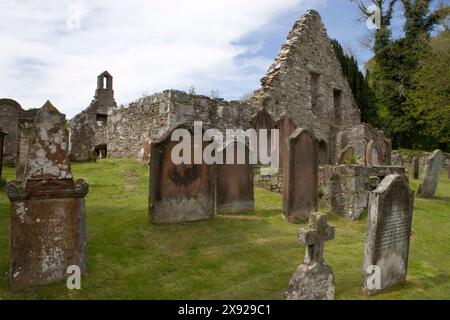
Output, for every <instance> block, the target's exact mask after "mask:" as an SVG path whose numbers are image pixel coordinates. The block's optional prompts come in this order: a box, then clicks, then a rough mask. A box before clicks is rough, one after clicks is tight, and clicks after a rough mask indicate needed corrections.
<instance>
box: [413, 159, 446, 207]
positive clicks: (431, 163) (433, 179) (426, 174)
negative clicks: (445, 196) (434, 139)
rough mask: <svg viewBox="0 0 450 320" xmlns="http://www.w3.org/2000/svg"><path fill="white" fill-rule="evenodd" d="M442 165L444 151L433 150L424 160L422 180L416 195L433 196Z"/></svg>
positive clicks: (422, 196)
mask: <svg viewBox="0 0 450 320" xmlns="http://www.w3.org/2000/svg"><path fill="white" fill-rule="evenodd" d="M443 165H444V153H443V152H442V151H441V150H435V151H434V152H433V153H432V154H431V155H430V156H429V157H428V158H427V160H426V162H425V168H424V170H423V176H422V181H421V182H420V185H419V189H418V190H417V196H418V197H421V198H431V197H433V196H434V193H435V192H436V188H437V186H438V183H439V174H440V173H441V170H442V167H443Z"/></svg>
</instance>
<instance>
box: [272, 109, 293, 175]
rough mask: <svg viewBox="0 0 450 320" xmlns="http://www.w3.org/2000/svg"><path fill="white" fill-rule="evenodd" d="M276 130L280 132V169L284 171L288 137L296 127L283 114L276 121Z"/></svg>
mask: <svg viewBox="0 0 450 320" xmlns="http://www.w3.org/2000/svg"><path fill="white" fill-rule="evenodd" d="M276 128H277V129H278V130H280V169H283V170H284V169H285V168H286V167H287V164H286V161H287V160H288V156H287V154H288V151H287V150H288V144H289V137H290V136H291V134H292V133H293V132H294V131H295V129H297V125H296V124H295V122H294V120H292V119H291V118H290V117H288V116H287V115H286V114H283V115H282V116H281V118H280V120H278V121H277V124H276ZM283 174H284V175H286V174H285V173H283Z"/></svg>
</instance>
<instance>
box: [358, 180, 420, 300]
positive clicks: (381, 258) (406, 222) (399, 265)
mask: <svg viewBox="0 0 450 320" xmlns="http://www.w3.org/2000/svg"><path fill="white" fill-rule="evenodd" d="M413 203H414V194H413V192H412V191H411V190H410V189H409V185H408V178H407V176H406V175H389V176H387V177H386V178H384V179H383V181H382V182H381V184H380V185H379V186H378V188H377V189H376V190H375V191H373V192H371V194H370V199H369V209H368V212H369V215H368V219H367V231H366V243H365V249H364V262H363V272H364V283H363V291H364V293H366V294H368V295H372V294H375V293H377V292H379V291H380V290H384V289H386V288H390V287H392V286H395V285H397V284H400V283H403V282H405V281H406V273H407V270H408V255H409V243H410V236H411V225H412V216H413ZM371 266H377V267H378V268H379V271H380V276H381V277H380V283H379V287H378V288H377V287H376V286H373V283H372V282H371V278H370V277H371V276H372V273H369V272H368V270H369V267H371Z"/></svg>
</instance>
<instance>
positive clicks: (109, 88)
mask: <svg viewBox="0 0 450 320" xmlns="http://www.w3.org/2000/svg"><path fill="white" fill-rule="evenodd" d="M115 107H117V104H116V101H115V100H114V90H113V77H112V76H111V75H110V74H109V73H108V72H107V71H105V72H103V73H102V74H100V75H99V76H98V77H97V89H96V90H95V95H94V99H93V100H92V102H91V104H90V105H89V107H88V108H86V109H85V110H84V111H83V112H81V113H80V114H78V115H76V116H75V117H74V118H72V119H71V120H70V122H69V124H70V158H71V160H72V161H91V160H95V159H97V157H98V156H99V154H98V152H99V150H98V148H99V147H101V148H104V149H105V152H107V148H108V110H109V109H112V108H115Z"/></svg>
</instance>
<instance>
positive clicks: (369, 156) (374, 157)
mask: <svg viewBox="0 0 450 320" xmlns="http://www.w3.org/2000/svg"><path fill="white" fill-rule="evenodd" d="M366 165H367V166H369V167H372V166H379V165H380V156H379V153H378V149H377V146H376V144H375V141H374V140H370V141H369V143H368V144H367V147H366Z"/></svg>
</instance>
